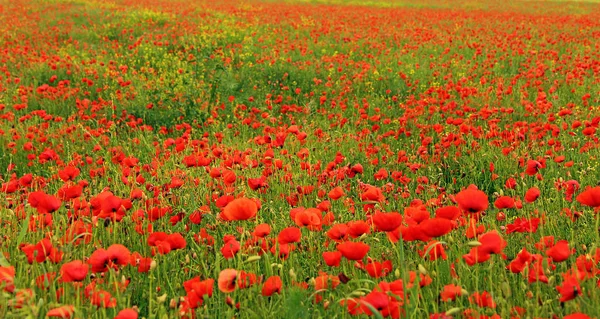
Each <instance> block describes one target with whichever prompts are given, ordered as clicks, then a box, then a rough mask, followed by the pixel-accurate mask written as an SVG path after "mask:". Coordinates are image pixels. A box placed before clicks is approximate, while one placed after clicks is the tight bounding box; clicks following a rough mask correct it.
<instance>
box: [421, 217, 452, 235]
mask: <svg viewBox="0 0 600 319" xmlns="http://www.w3.org/2000/svg"><path fill="white" fill-rule="evenodd" d="M419 228H420V230H421V231H423V233H425V235H427V236H428V237H431V238H435V237H440V236H444V235H446V234H447V233H449V232H450V231H451V230H452V221H451V220H449V219H446V218H438V217H435V218H431V219H426V220H425V221H423V222H422V223H420V224H419Z"/></svg>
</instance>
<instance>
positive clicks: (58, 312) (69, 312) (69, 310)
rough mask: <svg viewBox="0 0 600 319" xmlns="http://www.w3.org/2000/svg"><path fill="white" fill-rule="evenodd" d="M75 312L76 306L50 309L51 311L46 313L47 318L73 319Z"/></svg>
mask: <svg viewBox="0 0 600 319" xmlns="http://www.w3.org/2000/svg"><path fill="white" fill-rule="evenodd" d="M74 312H75V307H74V306H70V305H69V306H60V307H58V308H53V309H50V311H48V313H46V317H49V318H62V319H68V318H71V316H73V313H74Z"/></svg>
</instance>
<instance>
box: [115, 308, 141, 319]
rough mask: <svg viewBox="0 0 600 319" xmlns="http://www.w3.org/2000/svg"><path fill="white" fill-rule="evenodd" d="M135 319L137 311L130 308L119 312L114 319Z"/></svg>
mask: <svg viewBox="0 0 600 319" xmlns="http://www.w3.org/2000/svg"><path fill="white" fill-rule="evenodd" d="M137 318H138V313H137V311H135V310H133V309H131V308H127V309H123V310H121V311H119V313H118V314H117V316H116V317H115V318H114V319H137Z"/></svg>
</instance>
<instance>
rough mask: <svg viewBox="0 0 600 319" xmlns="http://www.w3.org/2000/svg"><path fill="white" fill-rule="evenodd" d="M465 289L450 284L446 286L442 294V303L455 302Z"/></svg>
mask: <svg viewBox="0 0 600 319" xmlns="http://www.w3.org/2000/svg"><path fill="white" fill-rule="evenodd" d="M462 294H463V288H462V287H461V286H457V285H453V284H449V285H445V286H444V288H443V289H442V292H441V293H440V298H441V300H442V301H444V302H447V301H454V300H455V299H456V297H459V296H462Z"/></svg>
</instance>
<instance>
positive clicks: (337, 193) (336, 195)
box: [327, 186, 344, 200]
mask: <svg viewBox="0 0 600 319" xmlns="http://www.w3.org/2000/svg"><path fill="white" fill-rule="evenodd" d="M327 196H329V198H331V199H333V200H338V199H340V198H341V197H342V196H344V190H343V189H342V188H341V187H339V186H337V187H335V188H333V189H332V190H330V191H329V193H328V194H327Z"/></svg>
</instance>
